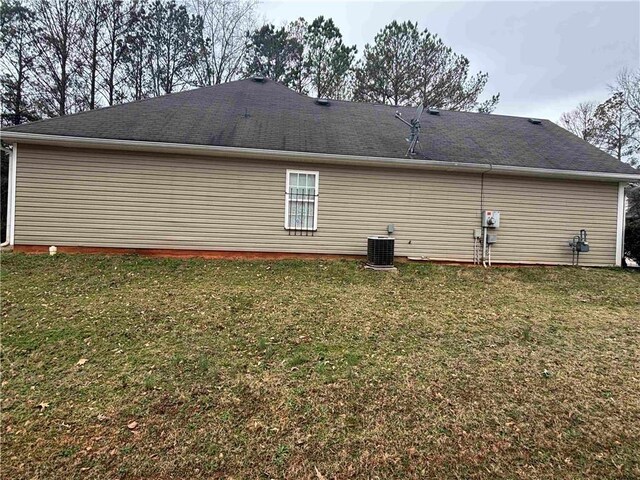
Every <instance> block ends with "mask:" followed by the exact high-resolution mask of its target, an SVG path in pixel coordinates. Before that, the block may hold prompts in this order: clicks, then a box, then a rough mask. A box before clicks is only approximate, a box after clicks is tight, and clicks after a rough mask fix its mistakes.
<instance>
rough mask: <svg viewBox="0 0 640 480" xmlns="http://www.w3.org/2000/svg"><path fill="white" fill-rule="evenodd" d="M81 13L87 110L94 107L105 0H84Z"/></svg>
mask: <svg viewBox="0 0 640 480" xmlns="http://www.w3.org/2000/svg"><path fill="white" fill-rule="evenodd" d="M81 5H82V10H83V11H82V15H83V16H84V19H85V22H86V23H85V25H86V29H87V32H86V36H85V44H84V50H85V58H86V59H88V61H87V68H86V70H87V74H88V76H89V79H88V85H87V86H88V89H89V91H88V97H89V98H88V99H87V104H88V106H89V110H93V109H94V108H96V106H97V104H96V93H97V91H98V63H99V61H100V46H101V45H100V41H101V37H102V30H103V28H104V20H105V14H106V5H105V0H84V2H83V3H82V4H81Z"/></svg>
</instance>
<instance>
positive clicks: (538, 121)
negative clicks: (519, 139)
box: [529, 118, 542, 125]
mask: <svg viewBox="0 0 640 480" xmlns="http://www.w3.org/2000/svg"><path fill="white" fill-rule="evenodd" d="M529 123H533V124H534V125H540V124H541V123H542V120H540V119H539V118H530V119H529Z"/></svg>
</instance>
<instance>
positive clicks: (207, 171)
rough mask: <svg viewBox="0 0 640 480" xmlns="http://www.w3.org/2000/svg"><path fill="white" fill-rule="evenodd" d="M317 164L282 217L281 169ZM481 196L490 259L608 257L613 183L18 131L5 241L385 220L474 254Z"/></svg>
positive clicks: (278, 248) (195, 241)
mask: <svg viewBox="0 0 640 480" xmlns="http://www.w3.org/2000/svg"><path fill="white" fill-rule="evenodd" d="M288 168H290V169H299V170H310V171H318V172H319V175H320V179H319V208H318V230H317V232H315V234H314V235H313V236H304V235H303V236H294V235H289V232H287V231H286V230H285V229H284V211H285V177H286V169H288ZM481 190H482V191H483V206H484V208H485V209H490V210H491V209H493V210H500V211H501V212H502V218H501V226H500V229H499V230H498V231H497V234H498V243H497V244H496V245H495V246H494V248H493V255H492V257H493V260H494V261H495V262H524V263H551V264H568V263H570V262H571V250H570V249H569V247H568V242H569V240H570V239H571V237H572V236H573V235H575V234H577V233H578V231H579V230H580V229H582V228H585V229H587V231H588V234H589V242H590V244H591V251H590V252H589V253H587V254H584V255H582V258H581V264H584V265H614V264H615V252H616V222H617V205H618V184H617V183H613V182H609V183H606V182H594V181H577V180H555V179H542V178H534V177H516V176H504V175H502V176H499V175H493V174H485V176H484V187H483V188H481V176H480V175H479V174H475V173H464V174H460V173H454V172H437V171H419V170H403V169H387V168H379V169H378V168H367V169H365V168H357V167H347V166H336V165H320V164H318V165H310V164H296V163H292V162H281V163H280V162H266V161H265V162H260V161H249V160H238V159H235V160H225V159H219V158H212V157H196V156H184V155H175V154H171V155H163V154H151V153H142V152H120V151H107V150H104V151H101V150H89V149H70V148H55V147H45V146H36V145H27V144H20V145H19V151H18V162H17V188H16V220H15V222H16V224H15V243H16V245H57V246H86V247H122V248H176V249H190V250H194V249H202V250H230V251H262V252H299V253H326V254H351V255H354V254H355V255H364V254H366V237H367V236H369V235H381V234H385V233H386V228H387V224H389V223H393V224H394V225H395V229H396V230H395V232H394V234H393V236H394V237H395V238H396V255H398V256H426V257H429V258H432V259H448V260H457V261H472V259H473V235H472V232H473V229H474V228H476V227H479V226H480V225H479V224H480V211H481V198H480V197H481Z"/></svg>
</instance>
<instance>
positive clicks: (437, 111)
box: [429, 107, 440, 115]
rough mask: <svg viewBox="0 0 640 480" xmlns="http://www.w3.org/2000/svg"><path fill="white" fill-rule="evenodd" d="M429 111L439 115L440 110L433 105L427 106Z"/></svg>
mask: <svg viewBox="0 0 640 480" xmlns="http://www.w3.org/2000/svg"><path fill="white" fill-rule="evenodd" d="M429 113H430V114H431V115H440V110H438V109H437V108H435V107H429Z"/></svg>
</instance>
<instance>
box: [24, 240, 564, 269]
mask: <svg viewBox="0 0 640 480" xmlns="http://www.w3.org/2000/svg"><path fill="white" fill-rule="evenodd" d="M13 251H14V252H18V253H30V254H45V253H46V254H48V253H49V247H48V246H47V245H14V247H13ZM58 253H71V254H73V253H79V254H94V255H143V256H147V257H164V258H209V259H220V260H285V259H298V260H364V259H365V258H366V255H340V254H327V253H293V252H243V251H225V250H184V249H177V248H118V247H82V246H59V247H58ZM395 262H396V263H432V264H437V265H461V266H465V267H475V266H476V265H474V264H473V263H472V262H465V261H455V260H437V259H433V260H427V259H425V260H415V259H411V258H406V257H396V258H395ZM523 267H524V268H526V267H549V268H553V267H554V266H553V265H537V264H522V263H494V264H493V265H492V268H523Z"/></svg>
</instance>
